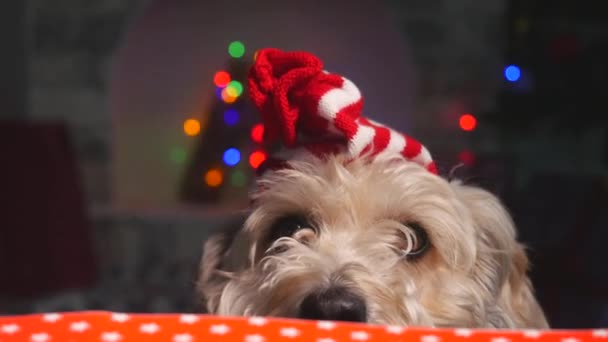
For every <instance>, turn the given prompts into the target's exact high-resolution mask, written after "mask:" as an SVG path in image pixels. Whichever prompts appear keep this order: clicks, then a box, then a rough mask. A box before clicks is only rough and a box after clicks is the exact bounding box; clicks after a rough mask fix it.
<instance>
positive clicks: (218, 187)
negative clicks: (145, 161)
mask: <svg viewBox="0 0 608 342" xmlns="http://www.w3.org/2000/svg"><path fill="white" fill-rule="evenodd" d="M228 51H229V53H230V55H231V57H232V58H230V60H229V62H228V65H227V68H226V69H225V70H218V71H217V72H216V73H215V75H214V78H213V82H214V84H215V96H214V97H213V98H214V101H213V102H212V104H211V108H210V109H209V110H208V113H209V117H208V122H207V124H206V125H205V126H206V128H205V131H204V132H202V134H199V135H198V136H197V142H196V145H195V148H194V149H193V152H192V155H191V156H190V158H189V162H188V164H187V166H186V168H185V174H184V176H183V179H182V182H181V188H180V198H181V199H182V200H183V201H186V202H194V203H206V204H218V203H227V202H239V201H246V199H247V194H248V190H249V186H250V185H251V182H252V181H253V178H254V176H255V170H256V168H257V167H258V166H259V165H260V164H261V163H262V162H263V161H264V160H265V158H266V152H265V151H264V150H263V149H262V148H261V145H260V143H261V140H262V135H263V126H262V125H261V124H260V123H259V117H258V114H257V112H256V110H255V108H254V107H253V105H252V104H251V102H250V101H249V100H248V96H247V94H246V92H247V90H246V81H247V71H248V69H249V67H250V66H251V62H252V60H245V59H244V58H243V56H244V46H243V44H242V43H240V42H238V41H237V42H232V43H231V44H230V46H229V49H228ZM189 126H192V127H189ZM190 129H191V130H192V131H193V132H192V133H193V135H194V133H197V132H198V131H199V130H200V123H198V122H197V121H196V120H193V121H192V122H186V123H185V124H184V130H185V131H186V133H187V134H188V130H190Z"/></svg>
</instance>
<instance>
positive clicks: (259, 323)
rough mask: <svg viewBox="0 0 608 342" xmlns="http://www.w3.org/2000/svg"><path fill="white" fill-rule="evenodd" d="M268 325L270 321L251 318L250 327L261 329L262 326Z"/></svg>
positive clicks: (261, 318) (262, 318)
mask: <svg viewBox="0 0 608 342" xmlns="http://www.w3.org/2000/svg"><path fill="white" fill-rule="evenodd" d="M266 323H268V320H267V319H266V318H264V317H251V318H249V324H250V325H255V326H258V327H261V326H262V325H265V324H266Z"/></svg>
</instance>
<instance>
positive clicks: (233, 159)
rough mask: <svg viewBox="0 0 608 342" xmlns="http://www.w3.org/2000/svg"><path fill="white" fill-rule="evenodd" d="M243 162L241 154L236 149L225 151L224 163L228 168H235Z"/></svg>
mask: <svg viewBox="0 0 608 342" xmlns="http://www.w3.org/2000/svg"><path fill="white" fill-rule="evenodd" d="M240 161H241V152H240V151H239V150H237V149H236V148H229V149H227V150H226V151H224V163H226V165H228V166H234V165H236V164H238V163H239V162H240Z"/></svg>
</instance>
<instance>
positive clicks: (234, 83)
mask: <svg viewBox="0 0 608 342" xmlns="http://www.w3.org/2000/svg"><path fill="white" fill-rule="evenodd" d="M228 87H229V88H232V89H234V90H235V91H236V96H241V94H242V93H243V84H242V83H241V82H239V81H237V80H233V81H230V82H229V83H228Z"/></svg>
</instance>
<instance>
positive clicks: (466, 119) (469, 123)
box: [459, 114, 477, 131]
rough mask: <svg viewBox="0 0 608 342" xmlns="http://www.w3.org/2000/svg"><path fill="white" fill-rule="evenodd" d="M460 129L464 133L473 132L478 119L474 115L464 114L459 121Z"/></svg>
mask: <svg viewBox="0 0 608 342" xmlns="http://www.w3.org/2000/svg"><path fill="white" fill-rule="evenodd" d="M459 124H460V128H462V130H464V131H472V130H474V129H475V127H476V126H477V119H476V118H475V117H474V116H473V115H472V114H463V115H462V116H461V117H460V120H459Z"/></svg>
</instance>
